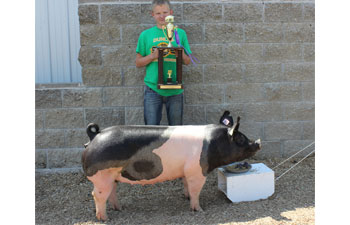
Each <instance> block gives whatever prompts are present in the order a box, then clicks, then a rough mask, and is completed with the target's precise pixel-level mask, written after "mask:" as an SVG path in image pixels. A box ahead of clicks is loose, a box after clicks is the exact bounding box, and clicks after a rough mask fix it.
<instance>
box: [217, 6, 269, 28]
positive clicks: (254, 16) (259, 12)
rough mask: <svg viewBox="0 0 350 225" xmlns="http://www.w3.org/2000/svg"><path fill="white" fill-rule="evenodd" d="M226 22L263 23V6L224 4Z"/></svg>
mask: <svg viewBox="0 0 350 225" xmlns="http://www.w3.org/2000/svg"><path fill="white" fill-rule="evenodd" d="M223 6H224V21H225V22H234V23H251V22H262V20H263V19H262V18H263V4H249V3H243V4H240V3H233V4H230V3H228V4H225V3H224V4H223Z"/></svg>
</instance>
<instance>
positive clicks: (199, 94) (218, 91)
mask: <svg viewBox="0 0 350 225" xmlns="http://www.w3.org/2000/svg"><path fill="white" fill-rule="evenodd" d="M184 88H185V95H184V97H185V103H186V104H203V103H216V104H218V103H223V99H224V93H223V86H221V85H186V86H185V87H184Z"/></svg>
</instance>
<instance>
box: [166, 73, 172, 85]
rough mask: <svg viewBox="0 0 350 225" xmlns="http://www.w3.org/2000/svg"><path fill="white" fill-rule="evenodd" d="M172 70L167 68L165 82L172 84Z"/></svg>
mask: <svg viewBox="0 0 350 225" xmlns="http://www.w3.org/2000/svg"><path fill="white" fill-rule="evenodd" d="M172 72H173V71H172V70H168V79H167V84H172V78H171V74H172Z"/></svg>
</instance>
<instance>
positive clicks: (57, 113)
mask: <svg viewBox="0 0 350 225" xmlns="http://www.w3.org/2000/svg"><path fill="white" fill-rule="evenodd" d="M83 113H84V112H83V109H52V110H47V111H46V121H45V125H46V128H50V129H69V128H84V116H83V115H84V114H83Z"/></svg>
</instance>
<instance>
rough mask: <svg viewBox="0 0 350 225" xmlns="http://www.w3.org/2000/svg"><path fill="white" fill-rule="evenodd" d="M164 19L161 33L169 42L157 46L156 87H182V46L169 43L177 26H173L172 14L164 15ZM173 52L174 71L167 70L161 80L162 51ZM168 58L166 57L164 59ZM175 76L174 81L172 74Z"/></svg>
mask: <svg viewBox="0 0 350 225" xmlns="http://www.w3.org/2000/svg"><path fill="white" fill-rule="evenodd" d="M165 21H166V22H167V23H168V24H167V25H166V26H163V33H164V35H165V37H166V38H167V39H168V41H169V44H168V46H167V47H157V49H158V51H159V54H158V89H182V88H183V87H182V51H183V50H184V48H183V47H174V46H173V45H172V44H171V41H172V40H173V39H174V35H175V29H176V28H177V26H174V24H173V23H174V16H167V17H165ZM169 52H175V56H176V72H174V73H173V70H168V74H167V75H168V76H167V77H166V78H165V77H164V79H165V80H163V75H164V71H163V69H164V68H163V63H164V55H165V54H164V53H169ZM166 60H168V59H166ZM174 74H175V76H176V81H175V82H173V79H172V75H174Z"/></svg>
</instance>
